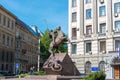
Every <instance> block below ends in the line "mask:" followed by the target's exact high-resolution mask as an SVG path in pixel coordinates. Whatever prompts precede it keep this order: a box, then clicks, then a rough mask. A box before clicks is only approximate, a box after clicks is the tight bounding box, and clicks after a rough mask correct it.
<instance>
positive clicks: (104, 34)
mask: <svg viewBox="0 0 120 80" xmlns="http://www.w3.org/2000/svg"><path fill="white" fill-rule="evenodd" d="M98 36H106V33H99V34H98Z"/></svg>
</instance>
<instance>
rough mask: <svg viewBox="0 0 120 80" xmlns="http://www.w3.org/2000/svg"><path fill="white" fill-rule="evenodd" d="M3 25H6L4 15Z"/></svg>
mask: <svg viewBox="0 0 120 80" xmlns="http://www.w3.org/2000/svg"><path fill="white" fill-rule="evenodd" d="M3 25H4V26H5V25H6V17H5V16H3Z"/></svg>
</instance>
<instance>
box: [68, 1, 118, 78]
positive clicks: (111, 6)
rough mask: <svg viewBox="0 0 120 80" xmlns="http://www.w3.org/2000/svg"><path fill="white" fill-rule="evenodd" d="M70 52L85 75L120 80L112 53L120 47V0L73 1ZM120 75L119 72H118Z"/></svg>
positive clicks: (70, 3)
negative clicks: (98, 72) (98, 74)
mask: <svg viewBox="0 0 120 80" xmlns="http://www.w3.org/2000/svg"><path fill="white" fill-rule="evenodd" d="M69 39H70V41H71V43H69V44H68V53H69V55H70V56H71V58H72V59H73V61H74V62H76V66H77V68H78V69H79V71H80V72H81V73H89V72H92V71H95V70H98V69H99V70H102V71H104V72H105V73H106V74H107V78H117V77H120V74H119V75H117V76H116V74H117V73H119V70H117V69H120V68H119V65H117V67H116V66H115V65H112V64H111V63H112V61H113V57H111V56H112V55H111V54H116V56H117V53H118V52H119V51H118V50H119V47H120V0H69ZM116 70H117V71H118V72H117V71H116Z"/></svg>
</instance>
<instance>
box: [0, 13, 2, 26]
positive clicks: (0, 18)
mask: <svg viewBox="0 0 120 80" xmlns="http://www.w3.org/2000/svg"><path fill="white" fill-rule="evenodd" d="M1 23H2V14H0V24H1Z"/></svg>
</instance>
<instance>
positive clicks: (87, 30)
mask: <svg viewBox="0 0 120 80" xmlns="http://www.w3.org/2000/svg"><path fill="white" fill-rule="evenodd" d="M91 33H92V25H89V26H86V34H87V35H91Z"/></svg>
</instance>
